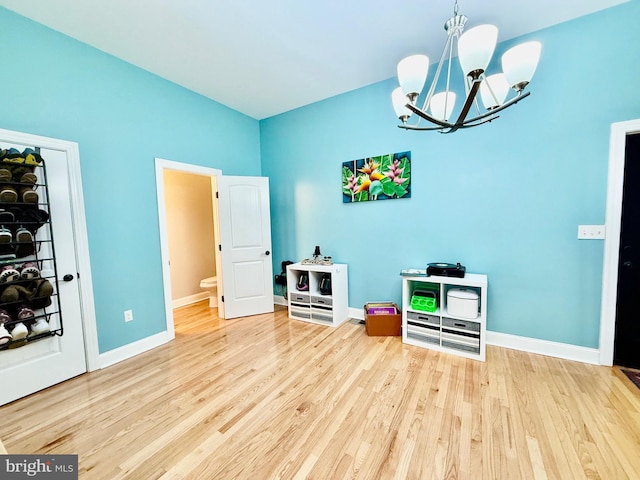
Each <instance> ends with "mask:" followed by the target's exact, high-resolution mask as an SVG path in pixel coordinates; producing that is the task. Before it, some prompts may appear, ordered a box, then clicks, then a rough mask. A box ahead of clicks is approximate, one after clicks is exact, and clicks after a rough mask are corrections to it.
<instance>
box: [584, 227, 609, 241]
mask: <svg viewBox="0 0 640 480" xmlns="http://www.w3.org/2000/svg"><path fill="white" fill-rule="evenodd" d="M605 232H606V228H605V226H604V225H578V238H579V239H581V240H601V239H603V238H604V237H605Z"/></svg>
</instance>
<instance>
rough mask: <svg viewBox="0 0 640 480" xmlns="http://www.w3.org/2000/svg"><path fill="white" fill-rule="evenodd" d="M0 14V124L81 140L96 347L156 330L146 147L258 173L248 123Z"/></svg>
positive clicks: (156, 261)
mask: <svg viewBox="0 0 640 480" xmlns="http://www.w3.org/2000/svg"><path fill="white" fill-rule="evenodd" d="M0 24H1V25H2V31H1V33H0V58H1V59H2V61H1V62H0V64H1V65H2V72H3V73H2V75H0V85H1V87H0V127H1V128H5V129H10V130H18V131H23V132H27V133H32V134H37V135H44V136H48V137H55V138H60V139H64V140H70V141H74V142H78V144H79V146H80V158H81V168H82V184H83V189H84V199H85V209H86V214H87V228H88V236H89V250H90V255H91V270H92V276H93V285H94V297H95V305H96V316H97V329H98V340H99V348H100V352H106V351H108V350H111V349H114V348H116V347H119V346H122V345H125V344H128V343H131V342H133V341H136V340H139V339H142V338H145V337H148V336H150V335H153V334H155V333H158V332H161V331H163V330H164V329H165V328H166V321H165V312H164V298H163V289H162V271H161V261H160V240H159V231H158V211H157V201H156V185H155V169H154V158H155V157H160V158H164V159H168V160H175V161H182V162H186V163H193V164H198V165H205V166H209V167H214V168H220V169H222V170H223V172H224V173H225V174H235V175H260V173H261V168H260V135H259V124H258V122H257V121H256V120H253V119H251V118H249V117H247V116H244V115H242V114H240V113H238V112H236V111H234V110H231V109H229V108H227V107H225V106H223V105H221V104H219V103H215V102H213V101H210V100H208V99H206V98H204V97H202V96H199V95H197V94H194V93H192V92H189V91H187V90H185V89H183V88H181V87H179V86H177V85H175V84H172V83H170V82H167V81H165V80H162V79H160V78H158V77H156V76H154V75H151V74H149V73H147V72H145V71H143V70H140V69H138V68H135V67H133V66H131V65H129V64H127V63H125V62H122V61H120V60H117V59H115V58H113V57H111V56H109V55H106V54H104V53H102V52H100V51H98V50H96V49H94V48H91V47H89V46H87V45H84V44H82V43H79V42H77V41H75V40H73V39H71V38H69V37H66V36H64V35H61V34H58V33H56V32H54V31H52V30H49V29H47V28H45V27H43V26H41V25H39V24H36V23H34V22H32V21H29V20H27V19H25V18H24V17H21V16H18V15H15V14H13V13H12V12H10V11H8V10H5V9H3V8H0ZM184 68H189V65H185V66H184ZM125 309H133V311H134V316H135V321H133V322H130V323H126V324H125V323H124V322H123V311H124V310H125Z"/></svg>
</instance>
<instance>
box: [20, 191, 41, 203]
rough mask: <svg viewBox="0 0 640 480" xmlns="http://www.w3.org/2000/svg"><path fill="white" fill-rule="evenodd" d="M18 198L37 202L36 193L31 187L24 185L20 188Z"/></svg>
mask: <svg viewBox="0 0 640 480" xmlns="http://www.w3.org/2000/svg"><path fill="white" fill-rule="evenodd" d="M20 199H21V200H22V201H23V202H24V203H38V193H37V192H36V191H34V190H33V188H31V187H24V188H21V189H20Z"/></svg>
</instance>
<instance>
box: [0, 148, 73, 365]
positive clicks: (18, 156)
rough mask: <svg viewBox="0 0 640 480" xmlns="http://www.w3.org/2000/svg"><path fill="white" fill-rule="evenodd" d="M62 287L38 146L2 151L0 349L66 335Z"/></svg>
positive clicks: (0, 187)
mask: <svg viewBox="0 0 640 480" xmlns="http://www.w3.org/2000/svg"><path fill="white" fill-rule="evenodd" d="M58 291H59V290H58V272H57V267H56V256H55V247H54V241H53V230H52V228H51V213H50V208H49V190H48V186H47V173H46V166H45V161H44V159H42V158H41V157H40V152H39V149H37V148H36V149H25V150H24V152H19V151H17V150H15V149H10V150H2V151H0V322H2V323H3V325H2V327H4V330H2V328H0V333H1V334H2V335H3V337H2V338H0V342H2V343H0V351H1V350H6V349H12V348H17V347H22V346H24V345H28V344H29V343H32V342H36V341H38V340H42V339H45V338H49V337H51V336H55V335H58V336H62V334H63V332H64V329H63V324H62V314H61V309H60V298H59V295H58ZM45 322H46V323H45ZM20 324H22V326H21V325H20ZM25 329H26V331H27V336H26V337H23V338H16V337H21V336H22V335H23V334H24V331H25ZM19 332H21V333H19ZM7 334H9V335H8V336H7ZM0 361H1V359H0Z"/></svg>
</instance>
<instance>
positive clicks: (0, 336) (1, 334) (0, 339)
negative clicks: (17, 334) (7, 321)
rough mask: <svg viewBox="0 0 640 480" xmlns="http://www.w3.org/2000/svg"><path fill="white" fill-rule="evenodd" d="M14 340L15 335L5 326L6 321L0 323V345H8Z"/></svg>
mask: <svg viewBox="0 0 640 480" xmlns="http://www.w3.org/2000/svg"><path fill="white" fill-rule="evenodd" d="M11 340H13V335H11V334H10V333H9V330H7V329H6V328H5V327H4V323H3V324H0V345H6V344H7V343H9V342H10V341H11Z"/></svg>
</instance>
